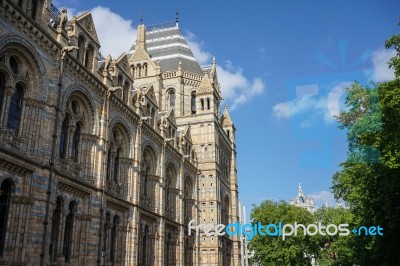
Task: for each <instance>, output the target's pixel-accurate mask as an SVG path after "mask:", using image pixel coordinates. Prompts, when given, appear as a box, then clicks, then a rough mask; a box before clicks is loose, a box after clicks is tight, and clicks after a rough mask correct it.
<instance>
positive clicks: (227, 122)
mask: <svg viewBox="0 0 400 266" xmlns="http://www.w3.org/2000/svg"><path fill="white" fill-rule="evenodd" d="M221 124H222V127H231V126H233V122H232V119H231V116H230V115H229V112H228V107H227V106H226V105H225V107H224V113H223V114H222V118H221Z"/></svg>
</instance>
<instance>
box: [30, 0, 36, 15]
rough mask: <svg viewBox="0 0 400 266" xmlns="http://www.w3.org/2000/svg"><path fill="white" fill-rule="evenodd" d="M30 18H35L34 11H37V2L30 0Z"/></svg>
mask: <svg viewBox="0 0 400 266" xmlns="http://www.w3.org/2000/svg"><path fill="white" fill-rule="evenodd" d="M31 5H32V6H31V12H32V13H31V17H32V19H35V18H36V9H37V0H32V2H31Z"/></svg>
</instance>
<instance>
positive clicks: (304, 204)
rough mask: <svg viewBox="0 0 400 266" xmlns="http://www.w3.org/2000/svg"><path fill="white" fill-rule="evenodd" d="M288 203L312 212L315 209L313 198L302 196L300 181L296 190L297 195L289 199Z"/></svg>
mask: <svg viewBox="0 0 400 266" xmlns="http://www.w3.org/2000/svg"><path fill="white" fill-rule="evenodd" d="M290 205H294V206H297V207H301V208H303V209H306V210H307V211H309V212H312V213H313V212H314V211H315V206H314V200H313V198H312V197H306V196H304V193H303V189H302V187H301V184H300V183H299V189H298V192H297V197H296V198H295V199H290Z"/></svg>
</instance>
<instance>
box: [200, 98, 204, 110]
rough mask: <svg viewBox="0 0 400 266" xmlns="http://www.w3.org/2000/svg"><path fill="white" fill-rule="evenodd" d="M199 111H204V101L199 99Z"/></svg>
mask: <svg viewBox="0 0 400 266" xmlns="http://www.w3.org/2000/svg"><path fill="white" fill-rule="evenodd" d="M200 105H201V110H204V99H200Z"/></svg>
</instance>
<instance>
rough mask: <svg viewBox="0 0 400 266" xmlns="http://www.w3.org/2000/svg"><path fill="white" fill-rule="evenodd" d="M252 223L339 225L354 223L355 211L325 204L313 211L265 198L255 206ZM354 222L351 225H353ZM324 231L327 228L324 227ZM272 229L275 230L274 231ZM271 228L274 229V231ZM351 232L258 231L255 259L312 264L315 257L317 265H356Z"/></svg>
mask: <svg viewBox="0 0 400 266" xmlns="http://www.w3.org/2000/svg"><path fill="white" fill-rule="evenodd" d="M250 216H251V219H252V221H253V224H257V223H258V222H261V224H262V225H268V224H271V223H272V224H276V225H278V224H279V222H282V224H292V225H294V224H295V223H297V224H303V225H305V226H307V225H309V224H316V225H318V222H320V223H321V224H322V225H325V226H326V225H329V224H335V225H339V224H341V223H344V224H352V219H353V215H352V214H351V213H350V211H349V209H345V208H322V209H319V210H317V211H316V212H315V213H314V214H313V213H310V212H309V211H307V210H305V209H303V208H300V207H296V206H292V205H289V204H288V203H286V202H285V201H280V202H274V201H270V200H268V201H264V202H262V203H261V204H260V205H259V206H254V207H253V209H252V211H251V215H250ZM351 226H352V225H350V227H351ZM323 231H324V230H323ZM272 232H273V231H272ZM272 232H271V233H272ZM353 238H354V237H353V236H352V235H349V236H339V235H338V234H337V235H335V236H330V235H328V234H325V235H319V234H317V235H313V236H311V235H307V236H305V235H304V233H303V230H302V229H299V230H298V232H297V235H296V236H294V235H292V236H289V237H286V238H285V240H283V239H282V237H280V236H276V237H274V236H268V235H266V236H262V235H259V234H258V235H256V236H255V237H253V239H252V240H251V241H250V249H251V250H252V251H254V256H253V257H252V258H251V262H252V263H256V264H258V265H268V266H269V265H301V266H304V265H310V264H311V258H312V257H314V258H315V259H316V262H317V263H318V265H323V266H327V265H342V266H347V265H353V260H352V257H353V254H352V252H353V251H352V249H351V248H350V246H351V244H353V242H352V239H353Z"/></svg>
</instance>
